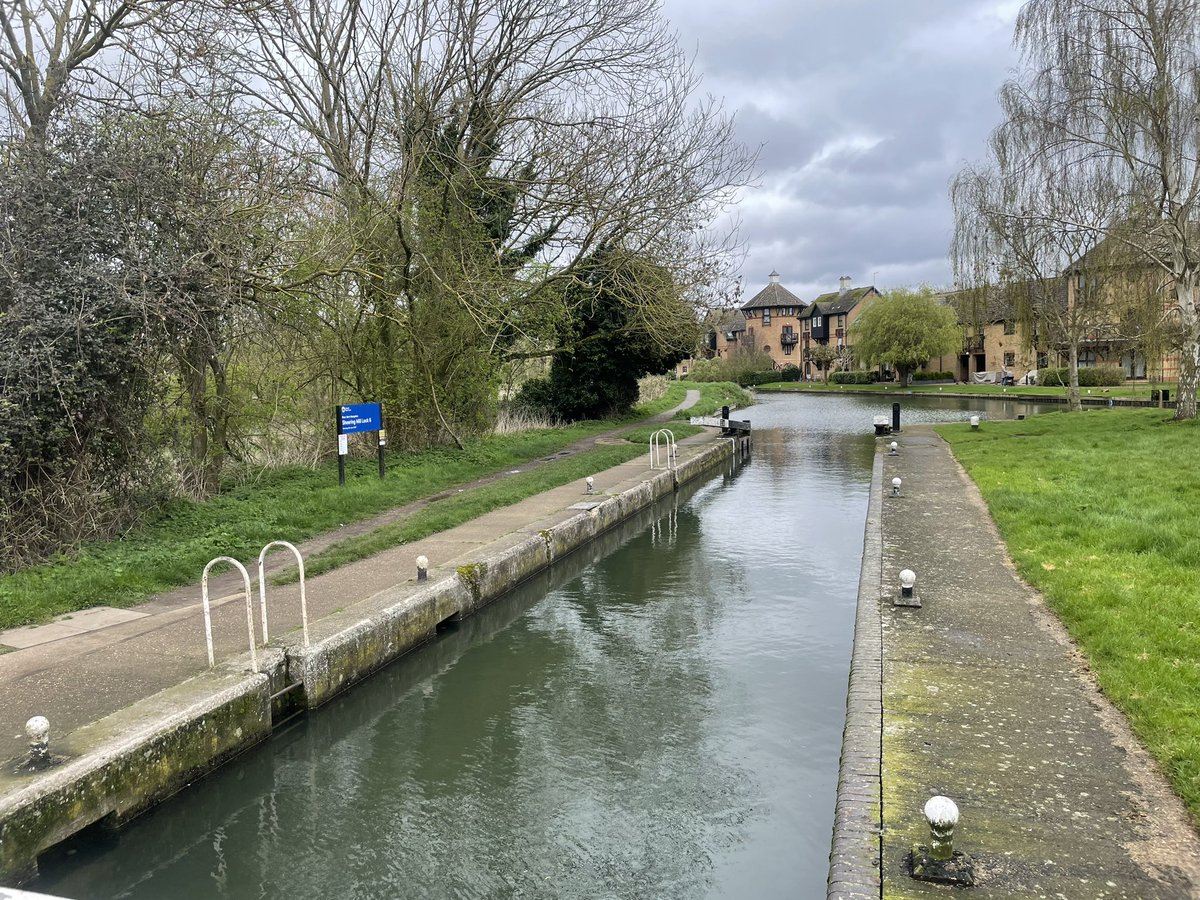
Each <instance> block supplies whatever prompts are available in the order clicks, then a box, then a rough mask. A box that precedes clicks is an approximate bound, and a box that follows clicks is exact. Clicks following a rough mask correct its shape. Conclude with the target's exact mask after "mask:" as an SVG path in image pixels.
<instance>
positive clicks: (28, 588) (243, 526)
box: [0, 383, 739, 629]
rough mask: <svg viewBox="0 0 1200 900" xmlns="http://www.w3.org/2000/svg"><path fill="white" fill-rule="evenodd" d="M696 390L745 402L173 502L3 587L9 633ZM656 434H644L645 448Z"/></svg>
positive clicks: (418, 493)
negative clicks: (688, 405)
mask: <svg viewBox="0 0 1200 900" xmlns="http://www.w3.org/2000/svg"><path fill="white" fill-rule="evenodd" d="M688 387H692V388H697V387H699V388H702V399H701V403H702V404H703V405H705V406H708V407H711V408H719V407H720V406H721V403H722V402H729V401H728V399H727V398H729V397H731V396H734V392H737V391H738V390H739V389H738V388H736V386H732V385H721V384H712V385H703V386H700V385H686V384H684V383H674V384H672V385H671V386H670V388H669V389H668V391H667V393H666V394H665V395H664V396H662V397H661V398H659V399H658V400H656V401H655V402H654V403H651V404H646V405H645V406H642V407H638V408H637V409H635V411H634V413H633V414H631V415H630V416H627V417H625V418H624V419H621V420H609V421H603V422H584V423H580V424H576V425H572V426H569V427H563V428H553V429H542V430H537V431H526V432H520V433H516V434H508V435H493V436H490V437H488V438H485V439H483V440H480V441H477V442H475V443H473V444H471V445H470V446H468V447H467V448H466V449H465V450H450V449H437V450H427V451H422V452H419V453H392V454H389V456H388V460H387V465H388V471H387V478H385V479H384V480H382V481H381V480H380V479H379V477H378V471H377V463H376V461H375V460H374V458H363V459H352V460H350V461H349V462H348V463H347V471H346V486H345V487H344V488H339V487H338V483H337V466H336V461H331V462H330V463H328V464H325V465H322V466H318V467H317V468H315V469H308V468H301V467H288V468H281V469H273V470H269V471H265V472H262V473H260V474H259V475H258V476H257V477H255V478H253V479H249V480H246V481H244V482H242V483H240V484H238V485H235V486H232V487H230V488H229V489H228V490H226V491H224V492H223V493H222V494H220V495H219V496H217V497H214V498H212V499H211V500H209V501H208V502H205V503H191V502H185V501H179V502H176V503H174V504H172V505H171V506H170V507H168V508H167V509H165V510H163V511H162V513H161V514H160V515H159V516H158V517H157V518H156V519H155V520H154V521H152V522H147V523H146V524H145V526H143V527H142V528H140V529H138V530H136V531H134V532H132V533H130V534H129V535H127V536H126V537H125V538H124V539H123V540H117V541H105V542H97V543H93V544H89V545H87V546H85V547H83V548H82V549H81V550H80V551H79V552H78V553H77V554H74V555H72V556H70V557H62V558H58V559H54V560H51V561H49V562H48V563H46V564H44V565H40V566H36V567H33V568H30V569H26V570H24V571H21V572H17V573H14V574H11V575H5V576H0V629H4V628H11V627H14V626H16V625H25V624H30V623H35V622H42V621H46V620H48V619H51V618H53V617H54V616H57V615H60V614H62V613H66V612H72V611H74V610H78V609H86V608H88V607H91V606H98V605H107V606H130V605H132V604H134V603H137V602H138V601H140V600H143V599H145V598H146V597H148V596H150V595H152V594H155V593H158V592H160V591H165V590H169V589H171V588H175V587H178V586H180V585H184V584H189V583H192V582H195V581H197V580H198V579H199V576H200V572H201V570H202V569H203V568H204V565H205V564H206V563H207V562H208V561H209V560H210V559H212V558H213V557H215V556H233V557H235V558H237V559H241V560H243V561H247V560H252V559H256V558H257V556H258V552H259V550H260V549H261V548H262V546H263V545H264V544H265V543H267V542H268V541H271V540H276V539H278V538H284V539H286V540H290V541H293V542H296V541H301V540H304V539H306V538H309V537H312V536H314V535H317V534H321V533H322V532H326V531H331V530H333V529H336V528H338V527H339V526H342V525H345V524H348V523H351V522H355V521H360V520H362V519H366V518H370V517H371V516H374V515H377V514H379V513H382V512H384V511H386V510H389V509H392V508H395V507H397V506H402V505H404V504H406V503H411V502H413V501H415V500H420V499H423V498H425V497H431V496H433V495H435V494H439V493H441V492H443V491H445V490H447V489H450V488H453V487H455V486H457V485H461V484H464V483H466V482H470V481H473V480H475V479H477V478H480V477H482V476H485V475H489V474H492V473H495V472H502V471H508V470H511V469H514V468H517V467H519V466H521V465H523V464H525V463H529V462H531V461H533V460H537V459H540V458H542V457H545V456H548V455H551V454H553V453H556V452H558V451H560V450H562V449H563V448H564V447H567V446H568V445H570V444H572V443H574V442H575V441H578V440H580V439H583V438H587V437H591V436H594V435H597V434H601V433H603V432H605V431H609V430H612V429H613V428H615V427H620V426H622V425H634V424H636V423H637V422H639V421H641V420H643V419H645V418H647V417H649V416H653V415H657V414H660V413H663V412H665V411H667V410H669V409H671V408H673V407H675V406H678V405H679V404H680V403H681V402H682V401H683V399H684V397H685V394H686V391H687V389H688ZM713 404H715V406H714V405H713ZM652 430H653V429H648V430H646V437H645V438H644V440H648V439H649V438H648V435H649V433H650V431H652ZM640 431H642V429H638V432H640ZM677 433H678V431H677ZM632 436H633V437H640V436H641V435H640V434H635V435H632ZM644 451H645V447H644V444H643V445H642V446H638V445H636V444H634V443H625V444H623V445H622V444H616V445H612V446H607V447H598V448H596V449H595V450H591V451H588V452H586V453H584V454H580V455H578V456H574V457H571V458H570V459H564V460H560V461H556V462H553V463H547V464H544V465H543V466H542V467H541V468H540V469H539V471H538V472H536V473H534V472H530V473H525V474H523V475H520V476H511V477H508V478H506V479H504V480H503V481H502V482H500V483H498V484H496V485H491V486H488V487H486V488H480V489H478V490H473V491H470V492H467V494H464V495H462V496H458V497H452V498H448V499H447V500H444V501H438V502H436V503H434V504H431V505H430V507H429V508H428V509H427V510H423V511H422V512H421V513H419V514H418V515H417V516H415V517H412V518H411V519H410V520H409V521H407V522H406V523H402V524H400V525H397V526H387V530H384V529H377V530H376V531H377V532H379V533H378V534H376V532H372V533H371V534H369V535H364V536H362V538H361V539H359V540H360V541H361V544H360V545H359V546H354V547H349V546H342V547H340V548H337V552H336V553H334V552H332V551H333V550H334V548H331V550H330V551H326V552H327V553H329V554H330V555H329V556H328V558H325V559H322V560H317V559H315V558H314V560H312V562H311V565H310V570H311V571H314V572H316V571H327V570H328V569H330V568H334V567H335V566H337V565H341V564H344V563H345V562H348V561H350V560H352V559H359V558H362V557H363V556H367V555H370V553H372V552H378V550H379V549H383V547H385V546H394V545H396V544H399V543H403V542H404V541H406V540H415V539H416V538H417V537H423V536H425V535H428V534H433V533H436V532H437V531H441V530H444V529H445V528H450V527H453V526H454V525H456V524H458V523H459V522H462V521H465V520H466V519H469V518H472V517H473V516H477V515H480V514H482V513H484V512H487V511H488V510H490V509H495V508H497V507H500V506H504V505H506V504H508V503H513V502H516V500H519V499H521V498H522V497H526V496H529V495H530V494H533V493H537V492H538V491H540V490H546V489H547V488H549V487H555V486H557V485H559V484H563V483H565V482H567V481H569V480H571V479H573V478H576V477H579V478H582V477H584V476H585V475H587V474H590V473H592V472H595V471H599V470H601V469H603V468H607V467H610V466H613V465H617V464H618V463H620V462H624V461H625V460H627V459H630V458H632V457H633V456H636V455H637V454H638V453H642V452H644ZM372 548H374V549H372Z"/></svg>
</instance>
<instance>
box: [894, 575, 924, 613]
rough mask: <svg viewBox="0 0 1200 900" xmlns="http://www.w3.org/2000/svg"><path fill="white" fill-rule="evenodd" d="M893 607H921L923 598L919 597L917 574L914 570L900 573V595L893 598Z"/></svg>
mask: <svg viewBox="0 0 1200 900" xmlns="http://www.w3.org/2000/svg"><path fill="white" fill-rule="evenodd" d="M892 606H912V607H915V608H917V609H920V607H921V598H920V597H918V596H917V573H916V572H914V571H913V570H912V569H903V570H901V572H900V593H899V594H896V595H895V596H894V597H892Z"/></svg>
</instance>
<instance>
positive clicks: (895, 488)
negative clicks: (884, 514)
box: [892, 475, 904, 497]
mask: <svg viewBox="0 0 1200 900" xmlns="http://www.w3.org/2000/svg"><path fill="white" fill-rule="evenodd" d="M903 483H904V482H903V481H901V480H900V476H899V475H897V476H896V477H895V478H893V479H892V496H893V497H899V496H900V485H902V484H903Z"/></svg>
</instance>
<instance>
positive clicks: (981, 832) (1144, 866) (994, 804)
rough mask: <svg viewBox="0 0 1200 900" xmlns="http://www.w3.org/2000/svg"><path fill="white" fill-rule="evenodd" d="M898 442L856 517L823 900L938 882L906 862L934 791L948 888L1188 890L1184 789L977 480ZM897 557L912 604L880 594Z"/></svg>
mask: <svg viewBox="0 0 1200 900" xmlns="http://www.w3.org/2000/svg"><path fill="white" fill-rule="evenodd" d="M889 440H890V439H889ZM895 440H896V441H897V442H898V444H899V445H900V446H899V453H898V455H896V456H890V455H888V454H887V453H886V451H883V452H882V455H881V456H880V457H879V458H878V459H877V465H876V470H875V484H874V487H873V496H872V503H871V510H870V513H869V515H868V523H867V532H866V541H865V551H864V567H863V573H862V581H861V583H860V596H859V616H858V620H857V624H856V646H855V658H854V661H853V665H852V674H851V689H850V702H849V716H848V720H847V729H846V736H845V741H844V745H843V757H842V772H841V783H840V787H839V802H838V811H837V823H836V825H835V835H834V855H833V859H832V865H831V870H830V885H829V896H830V897H831V898H835V897H836V898H842V900H849V898H867V897H870V898H872V900H878V898H879V897H880V896H882V897H883V898H884V900H899V898H924V897H938V896H945V895H946V893H947V891H949V890H951V889H950V888H947V887H945V886H943V885H936V884H931V883H928V882H922V881H917V880H914V879H913V878H912V877H911V875H910V871H909V862H908V854H909V852H910V850H911V849H912V847H913V845H914V844H926V845H927V844H929V843H930V839H929V826H928V824H927V823H926V821H925V818H924V816H923V815H922V809H923V807H924V804H925V803H926V801H927V800H929V799H930V798H931V797H932V796H934V795H939V794H940V795H945V796H948V797H950V798H951V799H953V800H954V801H955V802H956V803H957V804H958V807H959V810H960V816H961V818H960V822H959V826H958V829H957V831H956V834H955V848H956V849H957V850H960V851H962V852H963V853H965V854H966V855H967V856H969V857H970V858H971V860H972V862H973V865H974V876H975V881H976V885H975V887H974V888H971V889H970V890H969V891H967V892H966V893H964V896H967V895H968V894H969V896H971V897H973V898H979V900H985V898H986V900H992V898H1022V900H1025V898H1040V897H1050V898H1062V900H1085V898H1087V900H1092V898H1095V900H1100V898H1104V900H1109V898H1127V900H1166V898H1171V900H1185V898H1196V897H1200V841H1198V840H1197V835H1196V832H1195V831H1194V830H1193V828H1192V827H1191V825H1189V823H1188V819H1187V815H1186V813H1185V811H1184V808H1183V805H1182V803H1181V802H1180V801H1179V799H1178V798H1177V797H1176V796H1175V795H1174V794H1173V793H1172V792H1171V790H1170V788H1169V787H1168V786H1167V784H1166V782H1165V780H1164V779H1163V778H1162V776H1161V774H1160V773H1159V772H1158V770H1157V769H1156V767H1155V766H1154V764H1153V762H1152V761H1151V760H1150V759H1149V757H1148V755H1147V754H1146V752H1145V751H1144V750H1143V749H1142V748H1141V747H1140V746H1139V745H1138V743H1137V742H1136V741H1135V740H1134V738H1133V737H1132V735H1131V734H1130V732H1129V730H1128V728H1127V726H1126V724H1125V721H1124V719H1123V717H1122V716H1121V715H1120V714H1119V713H1118V712H1117V711H1116V710H1115V709H1113V707H1112V706H1111V705H1110V704H1109V703H1108V702H1107V700H1106V699H1105V698H1104V697H1103V695H1101V694H1100V693H1099V691H1098V689H1097V687H1096V685H1095V684H1094V682H1093V680H1092V679H1091V678H1090V677H1089V674H1088V671H1087V668H1086V666H1085V664H1084V662H1083V660H1082V658H1081V656H1080V654H1079V653H1078V651H1077V650H1076V648H1075V647H1074V646H1073V644H1072V643H1071V641H1070V640H1069V638H1068V637H1067V636H1066V634H1065V632H1064V630H1063V629H1062V627H1061V625H1060V624H1059V623H1058V621H1057V620H1056V619H1055V618H1054V617H1053V616H1052V615H1051V614H1050V613H1049V612H1048V611H1047V609H1046V607H1045V604H1044V601H1043V600H1042V598H1041V597H1040V595H1039V594H1037V593H1036V592H1035V591H1033V590H1032V589H1031V588H1029V587H1028V586H1027V585H1026V584H1025V583H1024V582H1022V581H1021V580H1020V579H1019V578H1018V577H1017V576H1016V574H1015V571H1014V570H1013V567H1012V565H1011V563H1010V562H1009V560H1008V557H1007V553H1006V550H1005V546H1004V543H1003V542H1002V541H1001V539H1000V537H999V535H998V533H997V531H996V530H995V528H994V526H993V524H992V520H991V517H990V515H989V513H988V510H987V507H986V506H985V504H984V502H983V500H982V498H981V496H980V494H979V492H978V491H977V489H976V488H975V486H974V484H973V483H972V482H971V481H970V479H969V478H968V477H967V476H966V474H965V473H964V472H963V470H962V469H961V467H959V465H958V464H957V463H956V462H955V460H954V458H953V455H952V454H951V452H950V450H949V448H948V446H947V445H946V444H945V442H943V441H942V440H941V439H940V438H939V437H938V436H937V435H936V434H935V433H934V432H933V431H932V429H929V428H924V427H915V428H914V427H910V428H905V429H904V431H903V432H902V433H901V434H900V435H899V436H897V437H896V438H895ZM897 476H898V477H900V478H901V480H902V486H901V495H900V496H893V495H892V490H891V483H892V479H893V477H897ZM902 569H911V570H913V571H914V572H915V573H916V575H917V585H916V593H917V595H918V597H919V598H920V599H921V601H922V602H923V606H922V607H921V608H919V609H914V608H906V607H900V606H894V605H893V602H892V598H893V595H894V594H896V593H898V588H899V583H898V577H899V572H900V571H901V570H902ZM881 882H882V884H881ZM881 888H882V890H881Z"/></svg>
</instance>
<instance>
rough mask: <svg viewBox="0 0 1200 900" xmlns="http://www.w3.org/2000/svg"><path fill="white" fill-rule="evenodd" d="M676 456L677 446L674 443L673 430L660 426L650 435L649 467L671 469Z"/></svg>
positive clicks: (677, 453) (677, 454) (677, 452)
mask: <svg viewBox="0 0 1200 900" xmlns="http://www.w3.org/2000/svg"><path fill="white" fill-rule="evenodd" d="M660 438H661V443H660ZM678 456H679V448H678V445H676V443H675V432H673V431H671V429H669V428H660V429H658V431H656V432H654V434H652V435H651V436H650V468H651V469H673V468H674V467H675V463H676V461H677V457H678Z"/></svg>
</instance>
